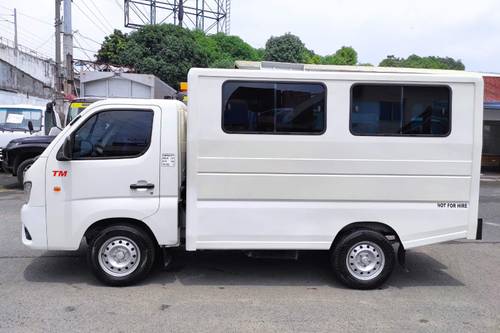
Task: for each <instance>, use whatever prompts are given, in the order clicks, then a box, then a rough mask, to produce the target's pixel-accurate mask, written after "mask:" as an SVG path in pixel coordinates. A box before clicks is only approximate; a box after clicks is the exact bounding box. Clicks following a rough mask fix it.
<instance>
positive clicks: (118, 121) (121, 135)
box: [72, 110, 153, 159]
mask: <svg viewBox="0 0 500 333" xmlns="http://www.w3.org/2000/svg"><path fill="white" fill-rule="evenodd" d="M152 127H153V111H150V110H149V111H147V110H144V111H142V110H112V111H103V112H99V113H96V114H94V115H93V116H92V117H90V118H89V119H87V121H86V122H85V123H84V124H83V125H82V126H81V127H80V128H79V129H78V130H76V131H75V133H74V134H73V148H72V157H73V159H99V158H126V157H129V158H130V157H137V156H140V155H142V154H144V152H146V150H147V149H148V147H149V144H150V142H151V132H152Z"/></svg>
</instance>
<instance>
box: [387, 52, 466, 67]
mask: <svg viewBox="0 0 500 333" xmlns="http://www.w3.org/2000/svg"><path fill="white" fill-rule="evenodd" d="M379 66H382V67H407V68H431V69H453V70H464V69H465V66H464V64H463V63H462V61H461V60H455V59H453V58H450V57H444V58H442V57H435V56H430V57H420V56H418V55H416V54H412V55H410V56H409V57H408V58H406V59H405V58H398V57H395V56H394V55H389V56H387V58H385V59H384V60H382V61H381V62H380V65H379Z"/></svg>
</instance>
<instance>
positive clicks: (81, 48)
mask: <svg viewBox="0 0 500 333" xmlns="http://www.w3.org/2000/svg"><path fill="white" fill-rule="evenodd" d="M74 39H75V42H76V44H77V45H78V46H79V47H76V48H77V49H80V50H82V51H83V53H84V54H85V56H86V57H87V58H88V59H89V60H90V61H92V58H91V57H90V56H89V55H88V53H87V51H89V52H94V51H91V50H87V49H85V48H83V47H82V45H81V44H80V42H79V41H78V38H76V36H74Z"/></svg>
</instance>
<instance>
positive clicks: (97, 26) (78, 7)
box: [73, 2, 108, 35]
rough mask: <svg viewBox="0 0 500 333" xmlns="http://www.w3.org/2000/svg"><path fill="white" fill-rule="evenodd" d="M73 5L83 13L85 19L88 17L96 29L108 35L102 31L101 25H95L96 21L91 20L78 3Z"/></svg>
mask: <svg viewBox="0 0 500 333" xmlns="http://www.w3.org/2000/svg"><path fill="white" fill-rule="evenodd" d="M73 3H74V4H75V6H76V8H77V9H78V10H79V11H80V13H82V14H83V15H84V16H85V17H86V18H87V19H88V20H89V21H90V22H92V23H93V24H94V25H95V26H96V28H98V29H99V30H101V31H102V33H103V34H105V35H108V33H107V32H106V31H104V30H103V29H102V28H101V27H100V26H99V25H97V24H96V23H95V21H94V20H92V19H91V18H90V17H89V16H88V15H87V13H85V12H84V11H83V10H82V9H81V8H80V6H78V3H76V2H73Z"/></svg>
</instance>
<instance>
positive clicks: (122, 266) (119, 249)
mask: <svg viewBox="0 0 500 333" xmlns="http://www.w3.org/2000/svg"><path fill="white" fill-rule="evenodd" d="M140 259H141V253H140V250H139V248H138V246H137V244H136V243H135V242H134V241H132V240H131V239H130V238H128V237H122V236H120V237H113V238H110V239H109V240H108V241H106V242H104V244H103V245H102V246H101V248H100V250H99V265H100V266H101V268H102V269H103V270H104V271H105V272H106V273H108V274H109V275H112V276H115V277H121V276H126V275H129V274H131V273H132V272H133V271H135V270H136V269H137V266H138V264H139V261H140Z"/></svg>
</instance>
